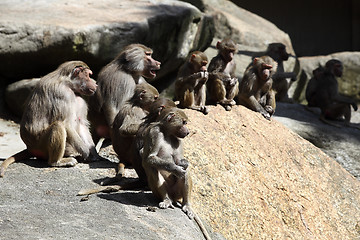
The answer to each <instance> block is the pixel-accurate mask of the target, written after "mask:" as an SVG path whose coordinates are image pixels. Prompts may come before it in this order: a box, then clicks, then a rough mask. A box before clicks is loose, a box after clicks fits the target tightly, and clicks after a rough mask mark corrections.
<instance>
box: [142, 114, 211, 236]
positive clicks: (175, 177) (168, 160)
mask: <svg viewBox="0 0 360 240" xmlns="http://www.w3.org/2000/svg"><path fill="white" fill-rule="evenodd" d="M165 112H166V114H161V115H162V118H161V119H160V121H158V122H155V123H151V124H150V125H149V127H148V128H147V129H146V132H145V135H144V148H143V154H142V158H143V161H142V164H143V167H144V169H145V172H146V176H147V179H148V184H149V187H150V189H151V191H152V192H153V194H154V195H155V196H156V197H157V198H158V199H160V203H159V207H160V208H169V207H173V203H175V204H179V203H180V202H179V201H181V206H182V210H183V211H184V212H185V213H186V214H187V216H188V217H189V218H190V219H192V218H194V217H195V220H196V222H197V223H198V224H199V227H200V229H201V230H202V231H203V234H204V236H205V237H206V239H210V236H209V234H208V233H207V231H206V229H205V228H204V226H203V224H202V223H201V221H200V219H199V218H198V216H197V215H196V214H195V213H194V212H193V210H192V208H191V204H190V195H191V190H192V181H191V175H190V171H189V169H188V162H187V160H185V159H184V156H183V146H182V141H181V139H182V138H184V137H186V136H187V135H188V134H189V130H188V128H187V127H186V124H187V121H188V118H187V116H186V115H185V113H184V112H183V111H181V110H180V109H177V108H172V109H168V110H167V111H163V112H162V113H165Z"/></svg>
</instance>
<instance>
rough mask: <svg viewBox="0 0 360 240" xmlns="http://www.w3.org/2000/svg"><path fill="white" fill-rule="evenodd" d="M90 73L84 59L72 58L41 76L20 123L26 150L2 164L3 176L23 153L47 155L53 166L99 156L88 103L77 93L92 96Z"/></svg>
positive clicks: (93, 83)
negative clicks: (90, 128) (90, 122)
mask: <svg viewBox="0 0 360 240" xmlns="http://www.w3.org/2000/svg"><path fill="white" fill-rule="evenodd" d="M91 74H92V72H91V70H90V69H89V67H88V66H87V65H86V64H85V63H84V62H81V61H71V62H65V63H63V64H62V65H60V66H59V67H58V69H56V70H55V71H54V72H51V73H49V74H48V75H46V76H44V77H43V78H41V80H40V81H39V82H38V83H37V85H36V87H35V89H34V91H33V92H32V94H31V95H30V97H29V99H28V101H27V107H26V108H25V112H24V114H23V116H22V120H21V123H20V135H21V138H22V140H23V141H24V143H25V144H26V146H27V150H26V151H23V153H22V154H16V155H14V156H12V157H10V158H8V159H6V160H5V161H4V162H3V164H2V165H1V176H2V175H3V174H4V172H5V169H6V167H7V166H8V163H9V162H10V163H11V162H13V161H18V160H21V159H20V158H21V157H19V156H21V155H22V157H29V156H34V157H37V158H43V159H48V164H49V165H50V166H59V167H62V166H74V165H75V164H76V163H77V160H76V159H75V158H74V157H76V156H80V157H81V158H83V159H87V160H95V159H98V158H100V157H99V156H98V154H97V152H96V150H95V146H94V142H93V140H92V138H91V135H90V132H89V123H88V121H87V104H86V102H85V101H84V99H82V98H81V97H79V96H78V95H77V94H81V95H87V96H90V95H92V94H94V92H95V91H96V88H97V85H96V83H95V81H94V80H93V79H91V78H90V75H91ZM26 152H27V153H26Z"/></svg>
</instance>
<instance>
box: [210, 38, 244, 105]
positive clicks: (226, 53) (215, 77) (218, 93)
mask: <svg viewBox="0 0 360 240" xmlns="http://www.w3.org/2000/svg"><path fill="white" fill-rule="evenodd" d="M216 48H217V49H218V50H219V51H218V54H217V55H216V56H215V57H214V58H213V59H212V60H211V62H210V64H209V81H208V82H207V83H206V87H207V89H208V92H209V95H208V99H209V100H210V101H213V102H215V103H220V104H221V105H222V106H224V108H225V109H226V110H227V111H229V110H231V107H232V106H233V105H235V101H234V97H235V96H237V94H238V92H239V81H238V79H237V77H235V70H236V63H235V60H234V54H235V52H236V45H235V43H234V42H233V41H232V40H230V39H225V40H223V41H221V42H220V41H219V42H218V43H217V44H216Z"/></svg>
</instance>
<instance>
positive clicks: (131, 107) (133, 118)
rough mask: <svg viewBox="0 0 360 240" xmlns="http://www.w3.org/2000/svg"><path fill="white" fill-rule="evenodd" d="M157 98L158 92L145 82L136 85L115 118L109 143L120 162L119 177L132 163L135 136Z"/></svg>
mask: <svg viewBox="0 0 360 240" xmlns="http://www.w3.org/2000/svg"><path fill="white" fill-rule="evenodd" d="M158 96H159V92H158V91H157V90H156V88H154V87H153V86H151V85H150V84H148V83H147V82H143V83H140V84H137V85H136V87H135V91H134V95H133V96H132V97H131V98H130V100H128V101H126V102H125V103H124V105H123V106H122V107H121V108H120V110H119V113H118V114H117V115H116V117H115V120H114V123H113V131H112V133H111V141H112V145H113V148H114V150H115V152H116V154H117V156H118V158H119V160H120V163H119V167H118V175H119V176H121V177H122V176H123V174H124V169H125V164H126V165H131V164H132V163H133V149H132V147H133V146H132V145H133V144H134V139H135V136H136V134H137V132H138V129H139V127H140V124H141V123H142V122H144V121H145V117H146V116H147V114H148V113H149V111H150V107H151V105H152V103H153V102H154V101H155V100H156V99H157V98H158Z"/></svg>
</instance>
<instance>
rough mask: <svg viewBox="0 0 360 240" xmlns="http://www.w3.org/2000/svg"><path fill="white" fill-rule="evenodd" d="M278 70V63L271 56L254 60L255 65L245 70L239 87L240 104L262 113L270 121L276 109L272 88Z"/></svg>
mask: <svg viewBox="0 0 360 240" xmlns="http://www.w3.org/2000/svg"><path fill="white" fill-rule="evenodd" d="M276 68H277V63H276V62H275V61H274V60H273V59H272V58H271V57H269V56H262V57H258V58H254V60H253V63H252V64H251V65H250V66H249V67H248V68H247V69H246V70H245V73H244V77H243V79H242V81H241V83H240V86H239V96H238V101H239V104H241V105H244V106H245V107H247V108H250V109H252V110H254V111H256V112H260V113H261V114H262V115H263V116H264V117H265V118H266V119H268V120H270V117H271V116H272V115H273V114H274V112H275V108H276V103H275V96H274V92H273V90H272V88H271V86H272V78H271V77H272V75H273V74H274V72H276Z"/></svg>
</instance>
